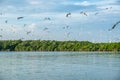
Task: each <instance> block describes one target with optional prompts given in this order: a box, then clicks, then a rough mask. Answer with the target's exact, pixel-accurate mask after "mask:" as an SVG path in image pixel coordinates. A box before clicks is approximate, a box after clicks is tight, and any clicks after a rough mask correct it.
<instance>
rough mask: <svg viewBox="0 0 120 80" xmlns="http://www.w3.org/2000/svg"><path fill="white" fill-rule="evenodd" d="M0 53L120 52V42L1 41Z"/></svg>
mask: <svg viewBox="0 0 120 80" xmlns="http://www.w3.org/2000/svg"><path fill="white" fill-rule="evenodd" d="M0 51H120V42H115V43H91V42H89V41H54V40H26V41H22V40H3V41H0Z"/></svg>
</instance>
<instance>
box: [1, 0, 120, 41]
mask: <svg viewBox="0 0 120 80" xmlns="http://www.w3.org/2000/svg"><path fill="white" fill-rule="evenodd" d="M81 12H85V13H86V14H87V16H86V15H85V14H84V13H81ZM67 13H71V15H69V16H68V17H66V14H67ZM18 17H23V18H21V19H19V20H17V18H18ZM48 18H49V19H48ZM119 20H120V0H0V39H2V40H4V39H5V40H6V39H10V40H11V39H24V40H26V39H33V40H35V39H41V40H62V41H64V40H78V41H83V40H85V41H92V42H109V41H120V24H119V25H117V26H116V28H115V29H113V30H112V31H109V29H110V28H111V27H112V26H113V25H114V24H115V23H116V22H117V21H119Z"/></svg>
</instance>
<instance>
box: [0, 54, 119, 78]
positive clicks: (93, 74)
mask: <svg viewBox="0 0 120 80" xmlns="http://www.w3.org/2000/svg"><path fill="white" fill-rule="evenodd" d="M0 80H120V54H115V53H108V52H0Z"/></svg>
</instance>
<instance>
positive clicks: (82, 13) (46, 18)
mask: <svg viewBox="0 0 120 80" xmlns="http://www.w3.org/2000/svg"><path fill="white" fill-rule="evenodd" d="M110 9H112V7H108V8H105V10H110ZM80 14H81V15H84V16H88V14H87V12H84V11H82V12H80ZM98 14H99V13H98V12H96V13H95V14H94V15H98ZM0 15H1V16H2V15H3V13H0ZM71 15H72V13H70V12H69V13H66V15H65V17H66V18H69V17H70V16H71ZM23 18H24V16H19V17H17V18H16V19H17V20H20V19H23ZM44 20H49V21H50V20H52V19H51V18H50V17H45V18H44ZM5 23H6V24H7V23H8V20H5ZM119 23H120V21H117V22H116V23H115V24H113V26H112V27H111V29H109V30H108V31H111V30H113V29H115V27H116V26H117V25H118V24H119ZM26 25H27V24H24V27H25V26H26ZM48 29H49V28H47V27H45V28H44V29H43V31H46V30H48ZM63 29H71V27H70V26H69V25H67V26H65V27H63ZM0 30H1V31H3V29H0ZM31 32H32V31H27V32H26V34H27V35H29V34H30V33H31ZM70 34H71V32H67V33H66V35H67V37H69V36H70ZM0 37H3V36H2V35H0ZM21 39H24V38H21Z"/></svg>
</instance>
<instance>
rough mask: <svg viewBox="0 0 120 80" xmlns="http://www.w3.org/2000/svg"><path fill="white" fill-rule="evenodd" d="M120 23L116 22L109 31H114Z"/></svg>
mask: <svg viewBox="0 0 120 80" xmlns="http://www.w3.org/2000/svg"><path fill="white" fill-rule="evenodd" d="M119 23H120V21H118V22H116V23H115V24H114V25H113V26H112V28H111V29H109V31H111V30H113V29H114V28H115V27H116V26H117V25H118V24H119Z"/></svg>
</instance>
